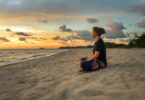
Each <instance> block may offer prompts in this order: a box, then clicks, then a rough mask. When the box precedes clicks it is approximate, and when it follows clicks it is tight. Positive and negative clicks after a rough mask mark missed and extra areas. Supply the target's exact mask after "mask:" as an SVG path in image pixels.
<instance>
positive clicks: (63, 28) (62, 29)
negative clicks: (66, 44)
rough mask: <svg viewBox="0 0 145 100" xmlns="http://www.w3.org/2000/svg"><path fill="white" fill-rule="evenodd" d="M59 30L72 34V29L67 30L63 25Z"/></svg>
mask: <svg viewBox="0 0 145 100" xmlns="http://www.w3.org/2000/svg"><path fill="white" fill-rule="evenodd" d="M59 30H60V31H62V32H72V29H69V28H66V25H65V24H64V25H61V26H60V27H59Z"/></svg>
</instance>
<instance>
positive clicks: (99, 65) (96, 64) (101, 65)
mask: <svg viewBox="0 0 145 100" xmlns="http://www.w3.org/2000/svg"><path fill="white" fill-rule="evenodd" d="M104 66H105V64H104V63H103V62H102V61H100V60H96V61H94V62H93V63H92V68H93V70H98V69H100V68H104Z"/></svg>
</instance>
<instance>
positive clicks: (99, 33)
mask: <svg viewBox="0 0 145 100" xmlns="http://www.w3.org/2000/svg"><path fill="white" fill-rule="evenodd" d="M93 30H94V32H96V33H97V34H98V35H99V36H101V35H102V34H105V33H106V32H105V29H104V28H100V27H93Z"/></svg>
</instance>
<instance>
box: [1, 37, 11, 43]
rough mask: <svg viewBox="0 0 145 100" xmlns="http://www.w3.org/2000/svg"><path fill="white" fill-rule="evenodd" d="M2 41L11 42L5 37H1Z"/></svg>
mask: <svg viewBox="0 0 145 100" xmlns="http://www.w3.org/2000/svg"><path fill="white" fill-rule="evenodd" d="M0 41H2V42H10V40H8V39H7V38H5V37H0Z"/></svg>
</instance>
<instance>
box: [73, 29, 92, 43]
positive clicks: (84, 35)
mask: <svg viewBox="0 0 145 100" xmlns="http://www.w3.org/2000/svg"><path fill="white" fill-rule="evenodd" d="M74 32H75V33H76V35H77V38H78V39H81V40H85V41H94V40H93V39H92V37H91V33H90V32H89V31H88V30H76V31H74Z"/></svg>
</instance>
